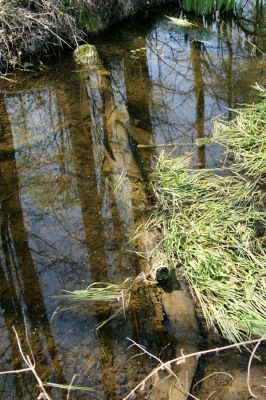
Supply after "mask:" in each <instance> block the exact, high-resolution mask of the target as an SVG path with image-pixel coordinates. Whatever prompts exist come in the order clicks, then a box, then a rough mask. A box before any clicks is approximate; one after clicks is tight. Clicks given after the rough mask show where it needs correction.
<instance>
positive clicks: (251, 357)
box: [247, 340, 261, 399]
mask: <svg viewBox="0 0 266 400" xmlns="http://www.w3.org/2000/svg"><path fill="white" fill-rule="evenodd" d="M260 344H261V340H260V341H259V342H258V343H257V344H256V346H255V347H254V349H253V351H252V353H251V356H250V358H249V362H248V373H247V385H248V391H249V393H250V395H251V396H252V397H254V398H255V399H257V398H258V397H257V396H256V395H255V394H254V393H253V392H252V390H251V386H250V370H251V363H252V360H253V357H254V356H255V353H256V351H257V349H258V347H259V345H260Z"/></svg>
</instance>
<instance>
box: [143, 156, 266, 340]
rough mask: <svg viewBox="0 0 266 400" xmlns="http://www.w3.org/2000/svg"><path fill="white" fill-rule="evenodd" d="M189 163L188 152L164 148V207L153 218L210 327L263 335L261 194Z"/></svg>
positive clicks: (158, 187)
mask: <svg viewBox="0 0 266 400" xmlns="http://www.w3.org/2000/svg"><path fill="white" fill-rule="evenodd" d="M189 162H190V157H189V155H185V156H183V157H180V158H178V159H169V158H167V157H166V156H165V155H164V154H163V153H162V154H161V156H160V158H159V160H158V163H157V166H156V169H155V172H154V176H153V178H154V179H153V182H154V193H155V196H156V198H157V202H158V205H159V209H158V211H157V212H156V213H155V214H154V215H153V216H152V218H151V222H150V224H151V225H152V226H154V227H157V228H159V229H160V230H161V231H162V233H163V243H164V249H165V251H166V253H167V255H168V257H169V258H170V259H171V260H172V261H173V262H174V263H175V264H177V265H178V266H180V267H181V272H182V274H183V276H184V277H185V278H186V279H187V281H188V283H189V285H190V287H191V289H192V293H193V295H194V297H195V298H196V299H197V301H198V302H199V304H200V305H201V308H202V312H203V314H204V317H205V318H206V321H207V324H208V325H209V326H218V327H219V329H220V331H221V333H222V334H223V336H224V337H226V338H228V339H230V340H232V341H234V342H236V341H239V340H242V339H243V338H246V337H249V336H250V335H263V334H265V331H266V298H265V289H266V254H265V239H266V238H265V233H264V236H262V237H258V235H257V232H256V228H257V226H258V225H260V226H262V225H264V227H265V214H263V213H262V212H261V209H262V208H263V203H262V194H260V192H258V191H257V190H256V187H255V184H253V183H251V182H248V181H247V180H245V179H242V178H240V177H236V176H232V175H230V176H228V175H227V176H225V175H224V174H221V173H220V170H219V171H215V170H212V171H208V170H196V169H192V168H190V167H189ZM260 236H261V235H260ZM177 307H178V305H177Z"/></svg>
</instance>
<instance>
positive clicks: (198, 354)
mask: <svg viewBox="0 0 266 400" xmlns="http://www.w3.org/2000/svg"><path fill="white" fill-rule="evenodd" d="M127 339H128V340H129V341H130V342H131V343H133V345H135V346H137V347H138V348H140V349H141V350H142V351H143V350H144V348H143V347H142V346H140V345H139V344H138V343H136V342H135V341H134V340H132V339H130V338H127ZM265 340H266V338H265V337H262V338H260V339H254V340H247V341H245V342H240V343H234V344H230V345H228V346H223V347H217V348H215V349H209V350H204V351H198V352H196V353H190V354H182V352H181V354H182V355H181V356H180V357H177V358H174V359H172V360H169V361H167V362H165V363H163V362H161V363H160V365H159V366H158V367H157V368H155V369H153V370H152V371H151V372H150V374H148V375H147V376H146V377H145V378H144V379H143V380H142V381H141V382H140V383H139V384H138V385H136V386H135V387H134V389H132V390H131V392H130V393H129V394H128V395H127V396H126V397H124V398H123V400H128V399H129V398H130V397H131V396H133V395H134V394H135V392H136V391H137V390H138V389H142V388H143V387H144V386H145V384H146V383H147V381H148V380H149V379H151V378H152V377H153V376H154V375H156V374H158V371H162V370H165V369H167V370H169V368H171V364H173V363H176V364H177V365H178V364H182V363H184V362H186V359H187V358H191V357H198V358H199V357H201V356H202V355H204V354H210V353H218V352H220V351H224V350H228V349H233V348H236V347H239V346H247V345H249V344H256V346H255V348H254V350H253V352H252V354H251V358H250V362H249V366H248V379H247V382H248V389H249V391H250V385H249V377H250V366H251V360H252V358H253V356H254V353H255V351H256V350H257V348H258V347H259V345H260V343H261V342H263V341H265ZM250 394H251V395H252V396H253V397H254V394H253V393H252V392H250Z"/></svg>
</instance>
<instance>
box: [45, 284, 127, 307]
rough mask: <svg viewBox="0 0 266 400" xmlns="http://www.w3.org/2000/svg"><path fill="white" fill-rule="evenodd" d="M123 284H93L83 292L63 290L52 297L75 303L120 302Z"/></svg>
mask: <svg viewBox="0 0 266 400" xmlns="http://www.w3.org/2000/svg"><path fill="white" fill-rule="evenodd" d="M124 288H125V286H124V284H120V285H117V284H114V283H107V282H94V283H92V284H91V285H90V286H88V287H87V288H86V289H84V290H74V291H68V290H63V291H62V292H63V293H62V294H59V295H56V296H53V297H54V298H57V299H62V300H70V301H73V302H77V301H84V300H90V301H108V302H110V301H111V302H113V301H120V300H121V299H122V297H123V289H124Z"/></svg>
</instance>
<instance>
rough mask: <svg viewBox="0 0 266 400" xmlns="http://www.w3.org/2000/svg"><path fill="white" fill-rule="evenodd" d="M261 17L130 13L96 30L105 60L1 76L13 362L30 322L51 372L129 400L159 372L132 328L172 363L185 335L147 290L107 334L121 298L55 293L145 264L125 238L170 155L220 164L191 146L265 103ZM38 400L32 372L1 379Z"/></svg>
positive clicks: (2, 340) (1, 245) (0, 193)
mask: <svg viewBox="0 0 266 400" xmlns="http://www.w3.org/2000/svg"><path fill="white" fill-rule="evenodd" d="M257 11H258V10H257ZM253 12H254V10H252V12H250V13H249V14H248V15H247V17H248V18H247V20H242V21H239V22H236V23H233V22H232V21H229V22H227V23H219V22H213V21H208V20H205V21H204V22H202V21H200V20H195V21H194V22H195V23H197V24H198V26H197V27H193V28H189V29H188V28H180V27H177V26H175V25H174V24H172V23H171V22H170V21H168V20H167V19H166V18H164V17H158V16H154V17H152V18H149V19H147V18H146V19H145V18H144V19H143V20H139V21H138V23H136V24H135V25H134V24H133V23H131V22H130V21H127V22H126V23H124V24H122V25H121V26H120V27H119V28H115V29H113V30H112V31H111V32H109V33H108V34H107V35H106V36H103V37H101V38H99V39H97V41H96V43H95V45H96V47H97V50H98V52H99V57H100V62H99V63H97V65H95V66H92V67H86V66H78V65H77V64H75V61H74V60H73V57H72V56H71V55H69V56H68V57H64V58H63V59H62V60H61V61H58V62H57V64H56V65H55V66H51V67H50V69H46V70H44V71H42V72H38V73H23V74H18V75H17V76H15V77H14V79H15V80H17V83H7V82H5V81H3V80H0V85H1V87H0V309H1V313H0V370H1V371H5V370H9V369H19V368H22V367H23V366H24V365H23V363H22V361H21V358H20V356H19V353H18V348H17V344H16V341H15V338H14V332H13V330H12V326H13V325H14V326H15V327H16V329H17V331H18V334H19V336H20V337H21V338H23V336H24V322H25V321H26V324H27V327H28V331H29V336H30V342H31V346H32V350H33V353H34V355H35V359H36V364H37V366H38V372H39V374H40V376H41V377H42V379H43V380H44V381H50V382H57V383H69V382H70V381H71V379H72V377H73V376H74V375H75V374H79V375H78V376H77V377H76V379H75V383H76V384H82V385H88V386H92V387H93V388H94V389H96V392H95V396H96V397H97V398H98V399H102V400H109V399H110V400H111V399H114V400H116V399H117V400H118V399H121V398H122V397H123V396H125V395H126V394H127V393H128V391H129V388H130V387H132V385H134V383H138V382H139V380H141V378H143V377H144V376H145V374H146V373H148V372H149V371H150V369H151V368H152V367H153V364H152V362H151V360H150V359H148V358H147V357H137V358H132V356H133V355H134V354H135V353H136V352H135V351H133V350H132V349H130V350H128V349H127V348H128V342H127V340H126V337H130V338H133V339H134V340H136V341H137V342H139V343H142V344H143V345H145V346H147V348H148V349H149V350H150V351H152V352H154V353H155V354H157V355H159V354H160V355H161V357H164V358H165V359H167V358H169V357H171V356H173V354H175V353H174V349H175V344H176V340H177V339H176V338H175V336H174V335H173V334H171V333H170V332H169V330H167V328H164V325H163V324H162V321H160V318H159V323H158V312H157V311H156V307H155V304H156V301H154V299H151V298H150V297H151V296H150V295H149V294H148V293H145V291H144V292H143V293H142V295H141V296H140V301H139V304H137V305H135V306H134V307H133V309H132V310H131V311H130V312H129V313H128V316H127V319H126V320H124V319H123V317H121V318H118V319H116V320H113V321H112V322H111V323H109V324H108V325H106V326H105V327H104V328H103V329H102V330H100V331H95V326H96V324H97V323H99V322H101V321H102V320H104V319H106V318H107V317H108V316H109V315H110V313H111V309H110V307H108V306H102V307H101V306H98V305H90V304H87V303H85V304H82V305H81V306H79V307H77V308H74V309H71V310H68V311H65V312H62V313H59V314H57V315H56V316H55V318H53V319H52V315H53V313H54V311H55V309H56V307H57V306H58V305H59V303H60V302H58V301H57V300H55V299H53V298H52V297H51V296H53V295H56V294H59V293H60V292H61V290H62V289H66V290H75V289H81V288H85V287H87V286H88V285H89V284H90V283H91V282H94V281H99V280H102V281H111V282H117V283H120V282H123V281H124V279H126V278H128V277H132V276H133V277H134V276H136V275H137V274H138V273H139V272H140V270H141V266H140V260H139V258H138V257H137V255H135V253H134V252H132V250H134V246H133V245H132V244H131V245H129V244H127V242H128V239H129V237H130V235H131V234H132V232H134V230H135V229H136V226H137V223H138V221H139V220H140V219H141V218H143V216H145V215H147V214H148V212H149V211H148V209H149V208H150V205H149V203H148V200H147V196H149V193H148V191H147V189H146V185H145V184H146V182H147V180H148V176H149V173H150V171H151V170H152V167H153V165H154V162H155V157H156V156H157V155H158V154H159V152H160V151H161V150H163V149H164V150H166V151H169V152H172V154H173V155H178V154H182V153H184V152H186V151H194V156H195V161H197V162H198V163H199V166H200V167H211V166H214V165H217V163H218V162H219V160H220V159H221V156H222V149H221V148H220V147H219V146H218V145H217V146H212V147H211V148H200V149H199V150H196V149H195V147H194V146H193V143H194V142H195V140H196V139H197V138H203V137H207V136H208V135H210V134H211V131H212V122H211V120H212V118H213V117H215V116H217V115H220V114H225V116H226V118H231V117H232V114H233V113H232V111H230V110H228V108H229V109H230V108H234V107H236V106H237V105H239V104H241V103H246V102H248V103H251V102H253V101H257V99H258V95H257V93H256V91H255V90H254V89H252V88H251V85H254V83H255V82H258V83H259V84H265V82H266V73H265V61H264V60H265V59H264V58H263V56H262V53H261V52H263V51H265V50H266V42H265V37H264V38H263V36H257V35H256V29H258V27H260V24H261V20H260V19H259V18H257V17H258V15H256V13H255V18H253V19H251V21H249V20H248V19H250V18H251V17H250V16H251V14H252V13H253ZM168 14H170V15H173V16H177V12H176V10H170V11H168ZM253 17H254V15H253ZM254 21H255V23H254ZM240 23H241V26H240ZM254 32H255V33H254ZM264 32H265V30H264ZM253 33H254V34H253ZM255 46H256V47H255ZM258 49H259V50H258ZM171 143H176V144H177V147H165V148H163V147H150V148H145V149H144V148H138V145H149V146H154V145H160V144H168V145H169V144H171ZM60 304H61V303H60ZM164 329H165V330H164ZM162 349H163V350H162ZM37 397H38V389H37V388H36V385H35V381H34V379H33V378H32V376H31V374H21V375H19V376H18V375H17V376H14V375H4V376H2V377H0V399H1V400H2V399H3V400H9V399H10V400H11V399H16V400H19V399H37ZM53 398H54V399H63V398H66V393H63V392H62V391H57V390H55V391H54V392H53ZM71 398H73V399H79V398H89V396H88V394H86V395H84V394H77V393H74V394H72V395H71Z"/></svg>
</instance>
